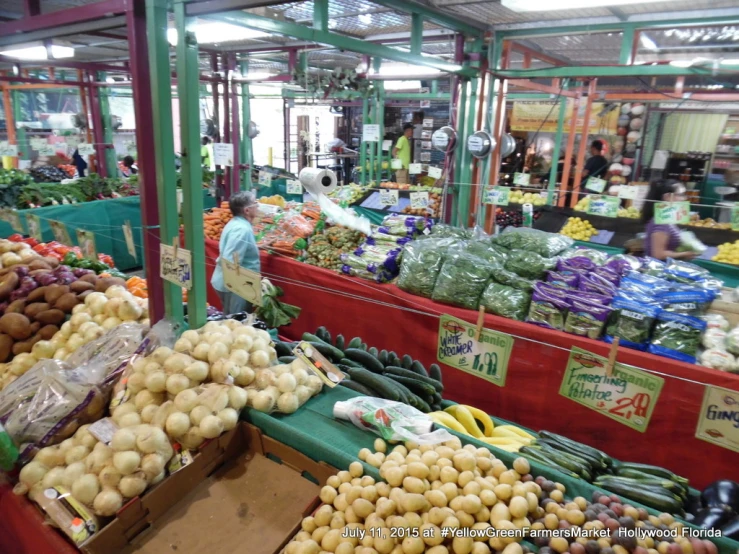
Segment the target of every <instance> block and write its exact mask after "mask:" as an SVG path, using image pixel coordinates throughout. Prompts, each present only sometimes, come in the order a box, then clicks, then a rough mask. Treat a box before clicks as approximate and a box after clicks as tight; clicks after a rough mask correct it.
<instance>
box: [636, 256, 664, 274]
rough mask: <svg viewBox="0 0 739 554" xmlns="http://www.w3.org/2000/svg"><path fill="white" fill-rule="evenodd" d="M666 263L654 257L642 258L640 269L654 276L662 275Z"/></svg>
mask: <svg viewBox="0 0 739 554" xmlns="http://www.w3.org/2000/svg"><path fill="white" fill-rule="evenodd" d="M666 268H667V264H666V263H665V262H663V261H662V260H657V259H656V258H644V261H643V262H642V266H641V269H640V271H641V272H642V273H646V274H647V275H652V276H654V277H663V276H664V272H665V269H666Z"/></svg>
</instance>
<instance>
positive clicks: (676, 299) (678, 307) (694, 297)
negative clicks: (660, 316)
mask: <svg viewBox="0 0 739 554" xmlns="http://www.w3.org/2000/svg"><path fill="white" fill-rule="evenodd" d="M657 299H658V300H659V301H660V303H661V304H662V309H663V310H665V311H667V312H674V313H676V314H683V315H692V316H699V315H702V314H704V313H705V312H706V310H708V308H709V307H710V305H711V302H712V301H713V293H711V292H710V291H707V290H701V289H694V290H688V291H684V292H683V291H670V292H665V293H662V294H659V295H657Z"/></svg>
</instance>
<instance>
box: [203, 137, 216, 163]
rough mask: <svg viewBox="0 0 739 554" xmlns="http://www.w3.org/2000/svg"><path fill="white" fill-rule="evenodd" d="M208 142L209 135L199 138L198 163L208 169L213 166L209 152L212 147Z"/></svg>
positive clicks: (209, 141)
mask: <svg viewBox="0 0 739 554" xmlns="http://www.w3.org/2000/svg"><path fill="white" fill-rule="evenodd" d="M210 143H211V140H210V137H203V138H202V139H200V145H201V146H200V163H201V164H202V165H204V166H205V167H207V168H208V169H212V168H213V156H212V154H211V152H212V151H213V147H212V146H211V145H210Z"/></svg>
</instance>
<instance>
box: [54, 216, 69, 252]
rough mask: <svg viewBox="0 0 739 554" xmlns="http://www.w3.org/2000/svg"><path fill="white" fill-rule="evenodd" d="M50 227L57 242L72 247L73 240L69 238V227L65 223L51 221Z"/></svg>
mask: <svg viewBox="0 0 739 554" xmlns="http://www.w3.org/2000/svg"><path fill="white" fill-rule="evenodd" d="M49 227H51V232H52V233H53V234H54V240H55V241H57V242H61V243H62V244H66V245H68V246H71V245H72V238H71V237H70V236H69V231H67V226H66V225H65V224H64V223H62V222H61V221H49Z"/></svg>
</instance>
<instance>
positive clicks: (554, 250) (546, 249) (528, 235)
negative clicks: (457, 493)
mask: <svg viewBox="0 0 739 554" xmlns="http://www.w3.org/2000/svg"><path fill="white" fill-rule="evenodd" d="M491 241H492V242H493V244H497V245H499V246H503V247H504V248H508V249H510V250H526V251H528V252H535V253H537V254H539V255H541V256H543V257H545V258H551V257H552V256H556V255H557V254H559V253H560V252H562V251H564V250H566V249H567V248H569V247H570V246H572V244H573V241H572V239H571V238H569V237H565V236H563V235H558V234H555V233H545V232H544V231H539V230H537V229H529V228H528V227H507V228H506V230H505V231H504V232H503V233H501V234H500V235H495V236H494V237H493V238H492V239H491Z"/></svg>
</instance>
